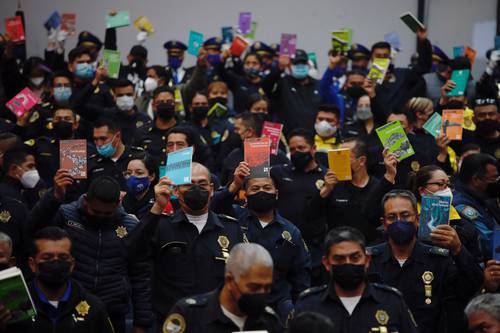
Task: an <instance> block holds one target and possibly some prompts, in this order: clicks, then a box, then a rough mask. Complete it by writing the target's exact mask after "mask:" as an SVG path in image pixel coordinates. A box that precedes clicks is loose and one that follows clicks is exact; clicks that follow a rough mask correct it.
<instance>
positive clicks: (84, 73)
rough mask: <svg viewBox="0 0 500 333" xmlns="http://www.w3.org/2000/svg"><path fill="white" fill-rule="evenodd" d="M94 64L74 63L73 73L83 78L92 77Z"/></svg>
mask: <svg viewBox="0 0 500 333" xmlns="http://www.w3.org/2000/svg"><path fill="white" fill-rule="evenodd" d="M94 73H95V70H94V66H92V65H91V64H87V63H81V64H76V69H75V75H76V76H78V77H81V78H84V79H90V78H92V77H94Z"/></svg>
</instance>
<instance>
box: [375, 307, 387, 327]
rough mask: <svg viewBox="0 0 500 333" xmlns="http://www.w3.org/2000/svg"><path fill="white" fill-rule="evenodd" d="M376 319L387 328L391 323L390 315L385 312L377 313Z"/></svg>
mask: <svg viewBox="0 0 500 333" xmlns="http://www.w3.org/2000/svg"><path fill="white" fill-rule="evenodd" d="M375 319H377V321H378V323H379V324H380V325H382V326H385V325H387V323H388V322H389V315H388V314H387V312H386V311H385V310H377V312H375Z"/></svg>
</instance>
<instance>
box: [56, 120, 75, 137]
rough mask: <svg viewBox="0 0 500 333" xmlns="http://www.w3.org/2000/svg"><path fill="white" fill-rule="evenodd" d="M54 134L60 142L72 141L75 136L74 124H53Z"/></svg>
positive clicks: (61, 122)
mask: <svg viewBox="0 0 500 333" xmlns="http://www.w3.org/2000/svg"><path fill="white" fill-rule="evenodd" d="M53 127H54V134H55V135H56V138H58V139H60V140H66V139H71V137H72V136H73V124H72V123H70V122H67V121H59V122H57V123H53Z"/></svg>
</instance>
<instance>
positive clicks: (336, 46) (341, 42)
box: [332, 29, 352, 53]
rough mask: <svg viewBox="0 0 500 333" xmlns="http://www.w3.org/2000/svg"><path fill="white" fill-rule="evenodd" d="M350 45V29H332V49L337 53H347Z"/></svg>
mask: <svg viewBox="0 0 500 333" xmlns="http://www.w3.org/2000/svg"><path fill="white" fill-rule="evenodd" d="M351 45H352V30H351V29H339V30H334V31H332V49H333V51H336V52H339V53H347V52H348V51H349V50H350V49H351Z"/></svg>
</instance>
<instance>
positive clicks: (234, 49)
mask: <svg viewBox="0 0 500 333" xmlns="http://www.w3.org/2000/svg"><path fill="white" fill-rule="evenodd" d="M248 44H249V43H248V41H247V40H246V39H245V38H243V37H241V36H239V35H236V37H234V39H233V43H232V44H231V47H230V48H229V51H230V52H231V54H232V55H233V56H236V57H239V56H241V55H242V54H243V52H245V50H246V48H247V46H248Z"/></svg>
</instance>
